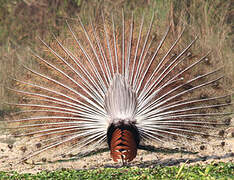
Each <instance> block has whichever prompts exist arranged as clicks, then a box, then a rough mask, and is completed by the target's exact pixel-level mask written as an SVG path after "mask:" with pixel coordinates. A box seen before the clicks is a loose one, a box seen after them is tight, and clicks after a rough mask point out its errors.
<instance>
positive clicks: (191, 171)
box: [0, 163, 234, 180]
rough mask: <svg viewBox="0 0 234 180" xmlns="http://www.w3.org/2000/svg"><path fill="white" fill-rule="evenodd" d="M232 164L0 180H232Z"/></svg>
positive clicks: (4, 174)
mask: <svg viewBox="0 0 234 180" xmlns="http://www.w3.org/2000/svg"><path fill="white" fill-rule="evenodd" d="M233 168H234V164H231V163H226V164H225V163H218V164H215V163H214V164H211V165H206V166H200V165H195V166H186V165H184V164H183V165H181V166H173V167H161V166H157V167H155V168H137V167H131V168H127V167H122V168H118V169H114V168H100V169H92V170H73V169H63V170H57V171H52V172H50V171H42V172H39V173H37V174H30V173H25V174H19V173H17V172H0V179H227V180H229V179H230V180H231V179H233V178H234V171H233Z"/></svg>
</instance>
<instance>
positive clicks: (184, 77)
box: [5, 12, 232, 163]
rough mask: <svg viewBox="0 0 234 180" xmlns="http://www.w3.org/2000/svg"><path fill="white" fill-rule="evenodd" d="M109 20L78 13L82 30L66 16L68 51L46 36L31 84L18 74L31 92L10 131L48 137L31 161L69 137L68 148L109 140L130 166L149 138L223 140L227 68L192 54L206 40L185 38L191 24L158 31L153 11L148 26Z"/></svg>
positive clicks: (22, 90) (21, 88)
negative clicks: (220, 132) (86, 20)
mask: <svg viewBox="0 0 234 180" xmlns="http://www.w3.org/2000/svg"><path fill="white" fill-rule="evenodd" d="M101 17H102V23H101V24H100V23H97V24H95V23H93V22H92V20H90V21H89V23H88V24H87V25H84V23H83V22H82V20H81V18H78V19H77V21H78V22H79V24H80V25H79V27H80V29H79V30H78V32H76V31H75V30H74V29H75V28H76V26H72V25H71V23H69V22H68V21H67V27H68V30H69V31H70V37H69V38H68V39H69V40H70V41H69V43H68V45H69V44H70V45H72V46H70V47H69V46H65V45H64V44H63V42H62V41H64V42H65V43H66V40H68V39H63V40H62V41H61V40H60V39H59V38H58V37H56V36H55V35H54V41H53V42H52V43H51V44H47V43H46V42H45V41H43V40H42V39H40V41H41V42H42V44H43V45H44V47H45V48H44V49H43V50H42V51H43V53H42V55H39V54H38V53H35V52H33V51H32V55H33V56H34V57H35V59H36V60H37V63H38V68H37V70H34V69H32V68H29V67H27V66H24V68H25V69H26V70H27V71H28V73H27V76H25V77H26V78H25V80H20V79H16V78H14V79H13V80H14V81H15V83H16V84H17V86H16V87H18V88H8V89H9V90H10V91H13V92H15V93H17V94H19V95H20V96H22V97H24V98H22V99H21V101H20V102H19V103H8V104H9V105H11V106H17V107H20V108H21V111H19V112H16V113H15V114H14V115H15V116H16V115H17V118H16V119H15V118H13V119H7V120H5V123H6V124H7V126H8V128H10V129H14V130H16V131H17V132H18V133H16V134H14V135H15V136H17V137H21V136H29V137H31V138H39V139H41V140H40V142H41V146H40V147H39V148H38V149H37V150H36V151H33V152H31V153H29V154H27V155H25V158H23V160H26V159H29V158H32V157H33V156H36V155H38V154H41V153H43V152H45V151H48V150H49V149H53V148H56V147H58V146H60V145H64V144H67V143H70V148H69V152H64V153H71V152H76V151H77V150H79V149H81V148H85V147H89V145H92V148H93V149H95V148H97V147H99V146H100V145H102V144H104V145H106V146H108V148H109V151H110V156H111V158H112V159H113V161H115V162H119V161H121V162H123V163H125V162H131V161H133V160H134V158H135V157H136V156H137V150H138V149H139V148H140V147H141V146H142V145H144V144H147V143H151V142H157V143H165V142H167V141H173V142H178V144H182V142H183V139H190V140H194V141H200V140H201V139H200V136H207V135H210V136H212V137H217V136H218V135H217V130H219V127H220V126H225V125H228V123H226V122H224V121H223V120H222V118H221V117H225V116H228V115H230V114H231V113H232V112H226V111H225V107H226V106H230V105H231V101H230V94H227V93H226V94H224V93H221V94H220V93H215V92H216V91H217V90H216V89H217V87H218V86H220V85H219V82H220V81H221V80H222V78H223V77H224V75H223V74H222V70H223V67H219V68H217V69H215V68H212V67H211V66H209V64H208V63H209V61H210V58H209V56H210V53H211V52H207V53H205V54H203V55H200V54H199V55H196V54H194V53H193V52H192V50H191V48H192V47H193V46H194V44H195V42H196V41H197V39H198V37H197V36H194V38H193V40H191V42H189V43H185V42H184V40H183V35H184V33H185V32H186V29H185V28H184V29H181V30H180V31H178V32H177V33H175V32H171V29H172V27H171V26H170V25H169V26H168V28H167V29H166V31H165V32H164V33H163V34H162V35H161V36H160V37H159V36H158V35H157V34H156V33H155V28H154V21H155V16H154V14H153V15H152V17H151V19H150V21H149V22H146V21H145V16H144V15H143V16H142V18H141V19H140V21H139V22H136V20H135V18H134V14H133V13H132V14H131V15H130V18H129V20H127V18H126V14H125V13H124V12H122V14H121V15H120V16H114V15H112V16H111V17H106V16H105V15H104V14H103V13H102V16H101ZM117 21H118V22H120V23H117ZM169 37H170V38H169ZM171 37H173V39H174V41H173V42H172V41H171V39H172V38H171ZM201 54H202V53H201ZM204 69H205V70H204ZM204 89H205V90H207V89H208V90H209V92H211V94H210V95H207V94H206V93H203V92H205V91H203V90H204ZM15 116H14V117H15ZM212 129H215V130H216V131H215V133H216V134H210V130H212ZM54 152H55V154H56V151H54Z"/></svg>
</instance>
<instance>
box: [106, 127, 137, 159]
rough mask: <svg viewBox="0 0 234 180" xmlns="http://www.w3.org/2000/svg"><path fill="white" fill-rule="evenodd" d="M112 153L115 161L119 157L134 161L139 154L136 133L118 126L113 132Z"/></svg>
mask: <svg viewBox="0 0 234 180" xmlns="http://www.w3.org/2000/svg"><path fill="white" fill-rule="evenodd" d="M110 154H111V157H112V159H113V160H114V161H115V162H117V161H118V159H123V160H124V161H128V162H130V161H132V160H133V159H134V158H135V157H136V155H137V143H136V140H135V138H134V134H133V133H132V132H131V131H129V130H126V129H125V130H121V129H119V128H117V129H116V130H115V131H114V132H113V134H112V138H111V142H110Z"/></svg>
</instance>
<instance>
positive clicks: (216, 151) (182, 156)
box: [0, 118, 234, 173]
mask: <svg viewBox="0 0 234 180" xmlns="http://www.w3.org/2000/svg"><path fill="white" fill-rule="evenodd" d="M232 122H234V118H233V119H232ZM224 136H225V140H220V139H219V140H218V139H213V138H210V139H208V141H209V144H203V143H201V142H187V146H184V147H183V148H182V149H181V148H180V149H179V148H176V147H175V146H172V145H171V144H170V142H168V144H164V146H163V147H162V146H161V145H160V144H155V145H154V146H155V149H154V151H153V152H152V151H145V150H139V151H138V155H137V157H136V158H135V159H134V160H133V161H132V162H131V163H128V165H127V166H137V167H154V166H156V165H163V166H172V165H180V164H181V163H186V164H207V163H211V162H232V163H234V127H229V128H228V129H226V130H225V132H224ZM37 146H38V142H37V141H36V140H33V139H32V138H30V137H24V138H21V139H11V138H10V137H9V135H7V134H2V135H0V171H17V172H20V173H25V172H28V173H36V172H39V171H42V170H48V171H51V170H57V169H61V168H72V169H90V168H98V167H114V168H118V167H121V166H122V164H121V163H115V162H113V161H112V159H111V158H110V155H109V151H106V152H99V153H97V154H95V155H89V156H87V157H79V158H75V159H72V158H71V157H69V156H63V155H62V154H63V151H64V148H65V147H60V148H56V149H53V150H51V151H47V152H43V153H41V154H40V155H38V156H36V157H33V158H31V159H30V160H27V161H26V162H24V163H18V162H19V159H21V158H23V157H25V155H26V154H28V153H30V152H32V151H34V150H36V148H38V147H37ZM165 146H166V147H168V149H165V148H164V147H165ZM55 151H56V154H59V155H60V156H57V157H54V153H55ZM194 152H197V153H194ZM17 163H18V164H17Z"/></svg>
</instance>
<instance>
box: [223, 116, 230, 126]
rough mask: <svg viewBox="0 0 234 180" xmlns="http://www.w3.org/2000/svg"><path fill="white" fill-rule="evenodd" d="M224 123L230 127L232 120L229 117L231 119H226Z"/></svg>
mask: <svg viewBox="0 0 234 180" xmlns="http://www.w3.org/2000/svg"><path fill="white" fill-rule="evenodd" d="M224 123H225V124H226V125H227V126H229V125H230V123H231V118H230V117H229V118H227V119H225V120H224Z"/></svg>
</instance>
